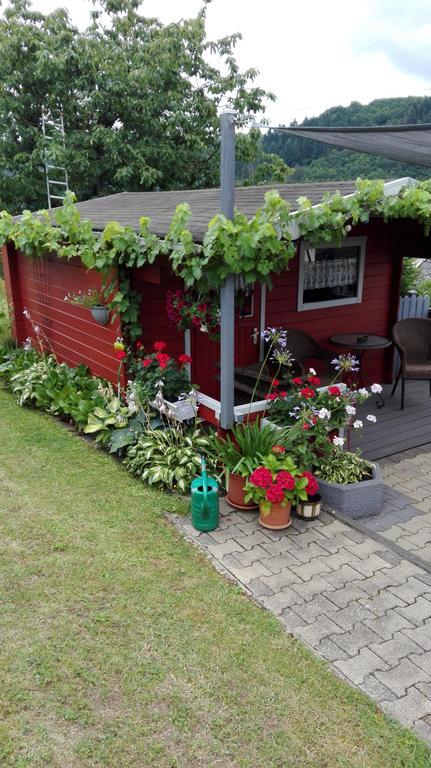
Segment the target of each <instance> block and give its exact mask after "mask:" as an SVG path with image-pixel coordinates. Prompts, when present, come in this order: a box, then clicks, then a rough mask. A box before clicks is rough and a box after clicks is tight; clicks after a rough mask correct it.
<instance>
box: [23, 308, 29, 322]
mask: <svg viewBox="0 0 431 768" xmlns="http://www.w3.org/2000/svg"><path fill="white" fill-rule="evenodd" d="M22 314H23V315H24V317H26V318H27V320H30V312H29V311H28V309H27V307H24V309H23V311H22Z"/></svg>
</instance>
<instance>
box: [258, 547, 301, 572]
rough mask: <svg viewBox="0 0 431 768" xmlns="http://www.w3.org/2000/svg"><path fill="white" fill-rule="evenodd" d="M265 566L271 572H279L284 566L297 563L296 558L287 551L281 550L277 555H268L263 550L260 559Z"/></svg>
mask: <svg viewBox="0 0 431 768" xmlns="http://www.w3.org/2000/svg"><path fill="white" fill-rule="evenodd" d="M260 562H261V563H262V565H264V566H265V568H268V570H270V571H271V573H281V571H284V569H285V568H287V567H291V566H292V565H299V563H298V560H297V559H296V558H295V557H294V556H293V555H291V554H290V552H289V553H287V552H282V554H281V555H277V557H268V553H267V552H265V550H263V557H262V559H261V561H260Z"/></svg>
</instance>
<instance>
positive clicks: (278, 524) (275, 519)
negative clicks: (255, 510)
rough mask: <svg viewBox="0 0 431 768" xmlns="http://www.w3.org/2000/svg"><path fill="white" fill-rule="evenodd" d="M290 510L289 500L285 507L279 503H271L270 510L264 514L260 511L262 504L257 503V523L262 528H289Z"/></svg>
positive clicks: (275, 529) (290, 521)
mask: <svg viewBox="0 0 431 768" xmlns="http://www.w3.org/2000/svg"><path fill="white" fill-rule="evenodd" d="M291 511H292V502H291V501H289V502H288V503H287V504H286V506H285V507H282V506H281V504H271V511H270V512H269V514H265V513H264V512H263V511H262V505H261V504H260V505H259V523H260V524H261V526H262V527H263V528H270V529H271V530H272V531H279V530H281V529H282V528H289V526H290V525H291V524H292V520H291V518H290V514H291Z"/></svg>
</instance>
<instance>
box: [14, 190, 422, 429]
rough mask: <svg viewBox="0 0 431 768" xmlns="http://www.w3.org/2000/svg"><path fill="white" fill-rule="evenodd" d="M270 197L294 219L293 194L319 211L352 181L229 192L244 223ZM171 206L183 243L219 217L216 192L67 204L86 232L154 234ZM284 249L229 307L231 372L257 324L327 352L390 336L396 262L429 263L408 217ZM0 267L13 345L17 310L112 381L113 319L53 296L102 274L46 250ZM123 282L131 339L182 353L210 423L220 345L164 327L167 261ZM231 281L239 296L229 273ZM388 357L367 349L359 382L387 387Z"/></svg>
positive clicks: (417, 227) (418, 227)
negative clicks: (133, 304)
mask: <svg viewBox="0 0 431 768" xmlns="http://www.w3.org/2000/svg"><path fill="white" fill-rule="evenodd" d="M414 184H415V182H414V180H412V179H400V180H395V181H390V182H387V183H385V185H384V194H385V195H386V196H396V195H398V193H399V191H400V190H401V189H403V188H405V187H409V186H412V185H414ZM269 189H275V190H277V192H278V193H279V195H280V197H281V198H282V199H283V200H286V201H288V202H289V203H290V204H291V206H292V211H295V209H297V208H298V207H299V203H298V199H301V198H303V197H306V198H308V199H309V200H310V202H311V204H312V205H313V206H319V204H320V203H321V201H322V197H323V195H324V194H325V193H334V192H336V191H338V192H339V193H340V194H341V195H342V196H343V197H345V198H346V197H348V196H351V195H353V193H354V192H355V183H354V182H347V181H344V182H331V183H329V182H325V183H310V184H286V185H272V186H271V187H270V188H269V187H265V186H257V187H241V188H236V190H235V206H236V208H237V209H238V210H240V211H241V212H242V213H243V214H245V215H246V216H247V217H251V216H253V215H254V214H255V213H256V210H257V209H258V208H259V206H261V205H262V204H263V202H264V197H265V193H266V192H268V190H269ZM180 203H187V204H188V205H189V206H190V209H191V218H190V221H189V223H188V227H189V230H190V232H191V234H192V235H193V239H194V240H195V241H196V242H201V241H202V240H203V238H204V236H205V233H206V231H207V227H208V222H209V221H210V220H211V219H212V217H213V216H215V215H216V214H217V213H218V212H219V209H220V203H219V190H218V189H206V190H180V191H175V192H133V193H128V192H124V193H121V194H116V195H111V196H107V197H103V198H96V199H93V200H89V201H86V202H82V203H78V204H77V205H76V208H77V209H78V210H79V212H80V214H81V216H82V217H83V218H85V219H89V220H90V221H91V225H92V228H93V230H94V231H95V232H101V231H102V230H103V229H104V228H105V227H106V225H107V224H108V223H109V222H112V221H116V222H119V224H121V225H123V226H127V227H130V228H131V229H133V230H134V231H136V232H139V230H140V218H141V217H142V216H143V215H145V216H146V217H149V219H150V222H151V223H150V230H151V232H152V233H154V234H155V235H157V236H158V237H164V236H165V235H166V233H167V231H168V229H169V226H170V223H171V220H172V216H173V214H174V213H175V209H176V206H177V205H178V204H180ZM294 241H295V246H296V249H295V256H294V258H292V259H291V261H290V263H289V269H288V270H286V271H283V272H282V273H281V274H275V275H273V276H272V281H271V282H272V286H271V287H265V286H261V285H259V284H257V283H256V284H255V285H254V286H253V288H252V289H251V290H248V291H247V292H246V294H245V297H246V300H245V301H244V302H243V303H242V306H241V307H240V308H239V309H237V310H236V318H235V366H237V367H239V368H240V367H244V366H253V365H254V364H256V363H258V362H259V360H260V359H261V358H262V354H263V343H262V340H261V332H262V331H263V329H264V328H265V327H267V326H283V327H284V328H286V329H287V330H289V329H298V330H302V331H305V332H306V333H308V334H310V335H311V336H312V337H313V338H314V339H315V340H316V341H317V342H318V344H320V345H321V346H322V347H324V348H326V349H328V350H331V351H335V348H334V347H333V346H331V343H330V341H329V339H330V337H331V336H333V335H334V334H337V333H348V332H351V333H361V334H378V335H381V336H386V337H388V336H390V332H391V328H392V326H393V324H394V322H395V320H396V317H397V307H398V300H399V282H400V273H401V264H402V258H403V257H405V256H411V257H415V258H427V257H429V255H430V249H429V244H430V241H429V238H428V237H426V236H425V235H424V228H423V225H422V224H421V223H420V222H418V221H417V220H414V219H409V218H393V219H391V220H389V221H387V222H385V221H384V220H383V218H382V217H379V216H375V217H371V218H370V220H369V221H368V222H367V223H358V224H356V225H354V226H353V227H352V228H351V229H350V231H349V232H348V236H347V237H346V238H345V239H344V240H343V241H342V242H341V243H338V244H337V245H334V244H333V243H331V242H325V243H322V244H321V245H316V244H314V245H313V246H311V245H310V244H309V243H308V242H307V240H306V239H305V238H304V237H301V236H300V232H297V233H296V235H294ZM3 265H4V274H5V282H6V290H7V296H8V301H9V303H10V306H11V308H12V310H13V332H14V334H15V337H16V339H17V341H18V343H20V344H21V343H23V342H24V341H25V339H26V338H27V337H29V336H30V337H31V335H32V326H31V324H30V322H29V320H28V319H27V318H26V316H25V315H24V314H23V312H24V309H25V308H27V309H28V310H29V312H30V313H31V317H32V320H33V322H36V323H38V324H39V325H40V327H41V328H42V329H43V332H44V333H45V334H46V336H47V337H48V339H49V340H50V342H51V344H52V347H53V349H54V350H55V352H56V354H57V356H58V358H59V359H60V360H64V361H65V362H67V363H68V364H69V365H76V364H78V363H86V364H87V365H88V366H89V368H90V369H91V371H92V372H93V373H94V374H96V375H99V376H103V377H105V378H107V379H108V380H110V381H112V382H115V381H116V380H117V371H118V364H117V360H116V359H115V357H114V355H113V351H112V350H113V342H114V341H115V338H116V337H117V336H118V335H121V334H122V328H121V324H120V322H119V321H118V320H116V321H115V322H114V323H113V324H108V325H106V326H101V325H97V324H96V323H95V322H94V321H93V319H92V317H91V315H90V313H89V312H88V311H87V310H86V309H85V308H83V307H80V306H76V305H71V304H69V303H68V302H67V301H65V300H64V299H65V296H66V294H67V292H68V291H77V290H83V291H86V290H87V289H89V288H98V287H100V286H101V284H102V277H103V276H102V275H101V273H100V272H98V271H97V270H94V269H87V268H86V267H85V266H84V265H83V264H82V262H81V261H80V260H79V259H77V258H73V257H72V258H70V259H68V260H65V259H61V260H60V259H58V258H57V257H56V254H55V253H50V254H48V255H45V256H44V257H43V258H41V259H37V260H31V259H28V258H27V257H26V256H25V255H23V254H22V253H21V252H20V251H19V250H18V249H16V248H15V247H14V246H13V245H12V244H11V243H7V244H6V245H5V246H4V247H3ZM114 280H115V273H114ZM130 281H131V287H132V288H133V290H134V291H136V292H137V294H138V296H139V313H140V318H139V319H140V324H141V327H142V336H141V338H140V342H141V343H142V344H143V345H144V346H148V347H151V346H152V344H153V343H154V341H156V340H163V341H164V342H166V344H167V346H168V350H169V352H170V353H171V354H173V355H179V354H182V353H187V354H190V355H191V357H192V366H191V379H192V381H193V382H194V383H196V384H197V385H198V386H199V388H200V392H201V393H202V395H205V396H206V397H201V401H202V413H203V414H205V415H207V416H208V417H209V418H212V419H214V412H215V413H217V402H216V401H217V400H218V399H219V390H220V383H219V378H220V377H219V348H220V345H219V342H218V341H217V340H211V339H210V338H209V336H208V334H207V333H204V332H202V331H201V330H198V329H197V328H193V327H192V328H191V330H187V331H180V330H178V329H177V328H176V327H175V326H174V325H172V323H171V322H170V320H169V318H168V315H167V311H166V300H167V295H168V293H169V292H175V291H177V290H181V289H182V288H183V283H182V281H181V279H180V278H179V277H177V276H176V275H175V274H174V272H173V270H172V269H171V265H170V261H169V259H168V257H167V256H166V255H159V256H158V257H157V259H156V260H155V261H154V263H153V264H146V265H144V266H142V267H139V268H133V269H131V270H130ZM237 285H238V287H239V289H240V288H241V277H240V276H237ZM391 361H392V352H391V350H390V349H386V350H375V351H372V352H370V353H369V354H367V355H366V361H364V362H365V374H366V375H367V376H369V377H370V378H371V379H373V380H376V381H389V380H390V379H391V372H392V362H391ZM210 411H212V415H211V413H210Z"/></svg>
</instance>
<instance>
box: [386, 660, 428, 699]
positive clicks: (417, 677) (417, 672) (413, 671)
mask: <svg viewBox="0 0 431 768" xmlns="http://www.w3.org/2000/svg"><path fill="white" fill-rule="evenodd" d="M375 675H376V677H377V679H378V680H380V682H382V683H383V684H384V685H386V687H387V688H389V689H390V690H391V691H393V692H394V693H395V694H396V695H397V696H403V695H404V694H405V693H406V691H407V689H408V688H410V687H411V686H412V685H414V684H415V683H419V682H420V681H421V680H423V676H424V673H423V670H422V669H419V667H417V666H416V664H413V662H411V661H410V660H409V659H402V660H401V661H400V663H399V664H397V666H396V667H393V668H392V669H388V670H386V671H383V672H380V671H377V672H376V673H375Z"/></svg>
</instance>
